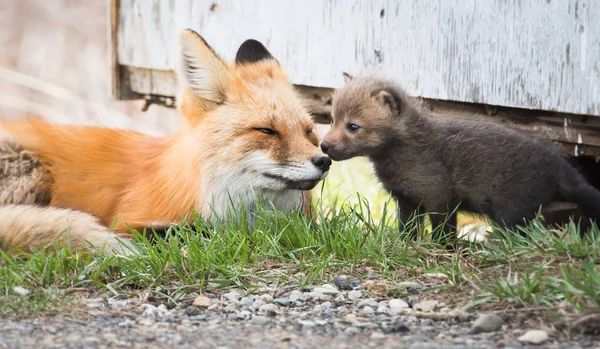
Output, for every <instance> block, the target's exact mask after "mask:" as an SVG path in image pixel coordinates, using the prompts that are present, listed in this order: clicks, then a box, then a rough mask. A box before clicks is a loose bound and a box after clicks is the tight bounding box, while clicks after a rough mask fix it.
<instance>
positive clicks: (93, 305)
mask: <svg viewBox="0 0 600 349" xmlns="http://www.w3.org/2000/svg"><path fill="white" fill-rule="evenodd" d="M87 307H88V308H104V303H88V304H87Z"/></svg>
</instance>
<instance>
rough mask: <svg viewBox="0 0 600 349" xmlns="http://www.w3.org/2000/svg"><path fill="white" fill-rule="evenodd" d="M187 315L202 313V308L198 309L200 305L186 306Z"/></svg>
mask: <svg viewBox="0 0 600 349" xmlns="http://www.w3.org/2000/svg"><path fill="white" fill-rule="evenodd" d="M185 315H187V316H195V315H200V309H198V307H195V306H193V305H190V306H189V307H187V308H185Z"/></svg>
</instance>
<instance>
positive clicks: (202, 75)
mask: <svg viewBox="0 0 600 349" xmlns="http://www.w3.org/2000/svg"><path fill="white" fill-rule="evenodd" d="M177 78H178V80H179V85H180V86H181V87H183V88H186V87H187V88H189V89H190V90H191V92H192V94H193V95H195V96H198V97H200V98H203V99H206V100H209V101H213V102H216V103H221V102H223V101H224V100H225V94H226V91H227V86H228V85H229V83H230V80H231V73H230V71H229V68H228V66H227V64H226V63H225V62H224V61H223V60H222V59H221V58H220V57H219V56H218V55H217V54H216V53H215V51H213V49H212V48H211V47H210V46H209V45H208V44H207V43H206V41H204V39H203V38H202V37H201V36H200V35H199V34H198V33H196V32H195V31H193V30H191V29H186V30H184V31H183V32H182V33H181V35H180V36H179V60H178V66H177Z"/></svg>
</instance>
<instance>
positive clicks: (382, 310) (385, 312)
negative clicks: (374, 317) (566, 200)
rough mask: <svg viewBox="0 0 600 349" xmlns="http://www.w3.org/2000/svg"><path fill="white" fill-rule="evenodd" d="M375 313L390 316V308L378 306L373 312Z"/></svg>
mask: <svg viewBox="0 0 600 349" xmlns="http://www.w3.org/2000/svg"><path fill="white" fill-rule="evenodd" d="M375 313H377V314H382V315H390V314H391V313H392V311H391V310H390V308H388V307H387V306H385V305H379V306H378V307H377V310H375Z"/></svg>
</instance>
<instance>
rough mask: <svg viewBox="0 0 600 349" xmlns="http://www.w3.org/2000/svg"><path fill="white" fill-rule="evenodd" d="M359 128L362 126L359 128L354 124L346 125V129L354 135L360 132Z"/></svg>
mask: <svg viewBox="0 0 600 349" xmlns="http://www.w3.org/2000/svg"><path fill="white" fill-rule="evenodd" d="M359 128H360V126H358V125H357V124H353V123H348V125H346V129H347V130H348V131H350V132H352V133H354V132H356V131H358V129H359Z"/></svg>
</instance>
